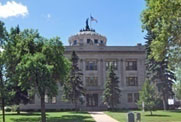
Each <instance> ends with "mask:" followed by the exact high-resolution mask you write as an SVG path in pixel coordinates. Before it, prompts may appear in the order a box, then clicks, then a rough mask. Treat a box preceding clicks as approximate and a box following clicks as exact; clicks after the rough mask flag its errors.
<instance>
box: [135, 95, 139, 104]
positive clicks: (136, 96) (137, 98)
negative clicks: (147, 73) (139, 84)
mask: <svg viewBox="0 0 181 122" xmlns="http://www.w3.org/2000/svg"><path fill="white" fill-rule="evenodd" d="M138 100H139V93H134V102H135V103H136V102H137V101H138Z"/></svg>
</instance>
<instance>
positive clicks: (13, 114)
mask: <svg viewBox="0 0 181 122" xmlns="http://www.w3.org/2000/svg"><path fill="white" fill-rule="evenodd" d="M46 115H47V116H48V114H46ZM0 116H2V114H0ZM5 116H41V114H39V113H21V114H17V113H7V114H6V115H5Z"/></svg>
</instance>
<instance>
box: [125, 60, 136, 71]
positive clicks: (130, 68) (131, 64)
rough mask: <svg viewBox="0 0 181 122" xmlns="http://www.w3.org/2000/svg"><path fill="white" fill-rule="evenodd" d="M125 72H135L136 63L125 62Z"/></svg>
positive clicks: (134, 61)
mask: <svg viewBox="0 0 181 122" xmlns="http://www.w3.org/2000/svg"><path fill="white" fill-rule="evenodd" d="M126 70H137V61H136V60H133V61H126Z"/></svg>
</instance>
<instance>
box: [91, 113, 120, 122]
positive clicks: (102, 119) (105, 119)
mask: <svg viewBox="0 0 181 122" xmlns="http://www.w3.org/2000/svg"><path fill="white" fill-rule="evenodd" d="M89 114H90V115H91V116H92V117H93V118H94V120H95V121H96V122H118V121H117V120H115V119H113V118H111V117H110V116H108V115H106V114H105V113H104V112H92V111H91V112H89Z"/></svg>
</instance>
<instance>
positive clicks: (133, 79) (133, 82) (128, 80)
mask: <svg viewBox="0 0 181 122" xmlns="http://www.w3.org/2000/svg"><path fill="white" fill-rule="evenodd" d="M126 84H127V86H138V77H127V78H126Z"/></svg>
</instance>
